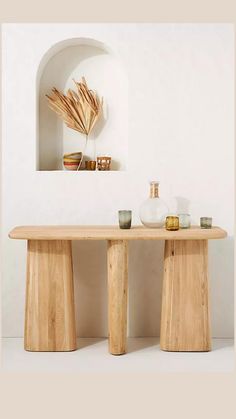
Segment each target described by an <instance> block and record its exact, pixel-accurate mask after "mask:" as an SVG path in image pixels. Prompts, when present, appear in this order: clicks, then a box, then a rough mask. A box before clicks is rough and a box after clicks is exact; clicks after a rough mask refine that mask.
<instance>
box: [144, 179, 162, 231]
mask: <svg viewBox="0 0 236 419" xmlns="http://www.w3.org/2000/svg"><path fill="white" fill-rule="evenodd" d="M167 214H168V207H167V205H166V204H165V203H164V202H163V201H162V199H160V198H159V182H157V181H155V180H154V181H152V182H150V196H149V198H148V199H146V201H144V203H143V204H142V205H141V207H140V220H141V222H142V223H143V225H145V226H146V227H151V228H158V227H163V226H164V224H165V218H166V215H167Z"/></svg>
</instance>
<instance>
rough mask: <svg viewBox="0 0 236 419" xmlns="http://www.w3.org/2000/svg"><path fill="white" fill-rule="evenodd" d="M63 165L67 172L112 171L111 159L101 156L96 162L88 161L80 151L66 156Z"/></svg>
mask: <svg viewBox="0 0 236 419" xmlns="http://www.w3.org/2000/svg"><path fill="white" fill-rule="evenodd" d="M83 163H84V164H83ZM63 164H64V167H65V169H66V170H110V168H111V157H108V156H99V157H97V159H96V160H88V159H86V158H83V153H82V152H80V151H79V152H77V153H70V154H64V156H63Z"/></svg>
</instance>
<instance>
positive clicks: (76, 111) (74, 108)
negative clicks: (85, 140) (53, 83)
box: [46, 77, 103, 137]
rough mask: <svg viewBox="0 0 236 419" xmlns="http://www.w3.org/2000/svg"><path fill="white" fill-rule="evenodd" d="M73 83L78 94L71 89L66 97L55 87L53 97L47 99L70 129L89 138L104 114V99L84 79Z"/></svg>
mask: <svg viewBox="0 0 236 419" xmlns="http://www.w3.org/2000/svg"><path fill="white" fill-rule="evenodd" d="M73 81H74V83H75V85H76V87H77V92H75V91H74V90H72V89H69V90H68V92H67V95H65V94H64V93H62V92H60V91H59V90H57V89H56V88H55V87H53V89H52V94H51V96H49V95H46V97H47V99H48V103H49V107H50V108H51V109H52V110H53V111H54V112H56V114H57V115H58V116H59V117H60V118H62V119H63V121H64V122H65V124H66V125H67V126H68V127H69V128H72V129H74V130H75V131H78V132H80V133H81V134H84V135H86V137H88V135H89V134H90V133H91V131H92V129H93V127H94V125H95V124H96V122H97V120H98V118H99V117H100V115H101V113H102V106H103V99H102V98H101V99H100V98H99V96H98V95H97V93H95V92H94V91H93V90H90V89H89V88H88V86H87V83H86V80H85V78H84V77H82V81H81V82H77V81H75V80H73Z"/></svg>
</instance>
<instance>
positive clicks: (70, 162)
mask: <svg viewBox="0 0 236 419" xmlns="http://www.w3.org/2000/svg"><path fill="white" fill-rule="evenodd" d="M82 157H83V155H82V153H81V151H78V152H76V153H70V154H64V156H63V164H64V167H65V169H66V170H78V169H79V167H80V163H81V159H82Z"/></svg>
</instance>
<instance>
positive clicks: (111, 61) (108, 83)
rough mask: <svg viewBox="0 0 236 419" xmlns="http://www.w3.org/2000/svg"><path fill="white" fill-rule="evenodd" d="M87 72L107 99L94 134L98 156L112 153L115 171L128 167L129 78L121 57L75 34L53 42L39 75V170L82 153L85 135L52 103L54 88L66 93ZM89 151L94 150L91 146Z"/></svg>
mask: <svg viewBox="0 0 236 419" xmlns="http://www.w3.org/2000/svg"><path fill="white" fill-rule="evenodd" d="M82 76H84V77H85V78H86V81H87V83H88V85H89V87H91V89H93V90H96V91H97V92H98V94H99V95H100V96H102V97H103V98H104V115H103V117H102V118H101V120H99V122H98V124H97V126H95V129H94V131H93V132H92V134H91V138H92V139H95V145H96V153H97V155H104V154H105V155H111V157H112V167H111V169H112V170H125V169H126V164H127V161H126V160H127V147H128V80H127V75H126V71H125V69H124V66H123V63H122V61H121V60H120V58H119V57H118V56H117V55H116V54H115V53H114V52H113V51H112V50H111V49H110V48H109V47H107V46H106V45H104V44H103V43H101V42H99V41H96V40H94V39H85V38H76V39H70V40H66V41H63V42H60V43H58V44H56V45H54V46H53V47H52V48H51V49H50V50H49V51H48V52H47V53H46V54H45V55H44V57H43V58H42V60H41V63H40V65H39V68H38V74H37V97H38V153H37V169H38V170H62V169H63V165H62V156H63V154H64V153H67V152H75V151H83V149H84V142H85V139H84V136H83V135H82V134H80V133H79V132H76V131H74V130H72V129H70V128H68V127H66V125H65V124H64V123H63V121H62V120H61V119H60V118H58V116H57V115H56V114H55V113H54V112H53V111H52V110H51V109H50V108H49V107H48V103H47V99H46V97H45V95H46V94H48V93H50V91H51V88H52V87H54V86H55V87H57V88H58V89H59V90H62V91H64V92H66V91H67V89H68V88H74V83H73V79H75V80H77V81H78V80H80V79H81V77H82ZM88 155H89V149H88Z"/></svg>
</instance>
